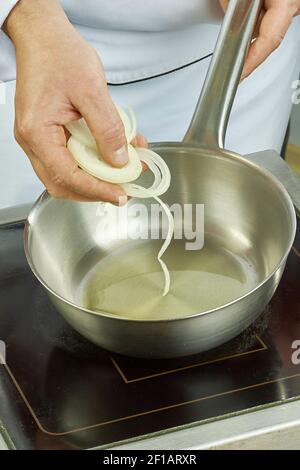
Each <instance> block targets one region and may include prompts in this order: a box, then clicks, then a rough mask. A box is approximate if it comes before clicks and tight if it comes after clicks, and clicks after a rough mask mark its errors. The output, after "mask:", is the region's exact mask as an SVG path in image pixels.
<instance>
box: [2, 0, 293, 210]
mask: <svg viewBox="0 0 300 470" xmlns="http://www.w3.org/2000/svg"><path fill="white" fill-rule="evenodd" d="M15 3H16V0H4V3H3V0H2V2H1V4H0V24H1V20H2V22H3V21H4V19H5V17H6V16H7V14H8V12H9V9H10V8H12V6H13V5H14V4H15ZM61 3H62V5H63V7H64V9H65V11H66V13H67V15H68V17H69V19H70V20H71V21H72V23H73V24H74V26H75V27H76V28H77V29H78V30H79V32H80V33H81V35H82V36H83V37H84V38H85V39H86V40H87V41H89V42H90V43H91V44H92V45H93V46H94V47H95V48H96V50H97V51H98V53H99V55H100V57H101V59H102V62H103V63H104V67H105V70H106V77H107V81H108V82H109V83H110V92H111V95H112V97H113V99H114V100H115V101H116V102H117V103H118V104H120V105H125V106H126V105H130V106H131V107H132V108H133V109H134V110H135V112H136V114H137V118H138V123H139V131H141V132H142V133H144V134H145V136H146V137H147V138H148V140H150V141H162V140H164V141H165V140H181V139H182V137H183V135H184V133H185V131H186V129H187V126H188V124H189V121H190V119H191V116H192V114H193V111H194V108H195V105H196V102H197V99H198V96H199V92H200V90H201V87H202V84H203V81H204V78H205V74H206V71H207V67H208V64H209V60H210V56H209V54H211V52H212V51H213V48H214V44H215V41H216V38H217V35H218V31H219V28H220V23H221V19H222V12H221V10H220V8H219V5H218V1H217V0H185V1H184V2H182V0H143V1H142V2H141V1H140V0H114V1H113V2H112V1H111V0H85V1H84V2H79V1H76V0H63V1H62V2H61ZM133 12H134V14H133ZM299 46H300V18H296V19H295V20H294V22H293V24H292V26H291V28H290V29H289V32H288V34H287V36H286V38H285V40H284V41H283V43H282V45H281V46H280V48H279V49H278V50H277V51H276V52H274V53H273V54H272V55H271V56H270V57H269V59H268V60H267V61H266V62H265V63H264V64H263V65H262V66H261V67H259V69H258V70H257V71H256V72H254V73H253V74H252V75H251V77H249V78H248V79H247V80H245V81H244V82H243V83H242V84H241V85H240V87H239V91H238V95H237V98H236V101H235V104H234V108H233V112H232V116H231V119H230V122H229V128H228V133H227V139H226V147H227V148H228V149H230V150H234V151H237V152H239V153H242V154H246V153H251V152H255V151H259V150H263V149H267V148H273V149H276V150H278V151H280V148H281V145H282V142H283V138H284V135H285V132H286V127H287V123H288V119H289V115H290V111H291V105H292V101H291V96H292V92H293V90H292V88H291V86H292V82H293V81H294V80H296V79H297V78H298V76H299V72H300V47H299ZM14 78H15V61H14V49H13V46H12V44H11V42H10V40H9V39H8V38H7V36H6V35H5V34H4V33H0V80H4V81H9V83H7V86H6V89H7V90H6V103H5V104H2V105H0V158H1V166H0V209H1V208H5V207H9V206H12V205H17V204H24V203H27V202H32V201H34V199H36V197H37V196H38V195H39V193H40V192H41V191H42V190H43V186H42V184H41V183H40V182H39V180H38V179H37V177H36V176H35V174H34V172H33V170H32V168H31V166H30V163H29V161H28V159H27V157H26V156H25V154H24V153H23V151H22V150H21V149H20V148H19V147H18V145H17V144H16V143H15V142H14V139H13V96H14V87H15V84H14V81H13V80H14ZM131 82H134V83H131Z"/></svg>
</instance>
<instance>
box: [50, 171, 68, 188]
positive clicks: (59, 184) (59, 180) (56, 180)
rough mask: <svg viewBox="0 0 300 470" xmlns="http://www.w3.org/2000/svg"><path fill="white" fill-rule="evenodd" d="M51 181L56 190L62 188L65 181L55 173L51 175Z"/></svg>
mask: <svg viewBox="0 0 300 470" xmlns="http://www.w3.org/2000/svg"><path fill="white" fill-rule="evenodd" d="M51 181H52V183H53V184H54V185H55V186H56V187H58V188H62V187H63V186H65V179H64V177H63V176H62V175H60V174H57V173H54V174H52V175H51Z"/></svg>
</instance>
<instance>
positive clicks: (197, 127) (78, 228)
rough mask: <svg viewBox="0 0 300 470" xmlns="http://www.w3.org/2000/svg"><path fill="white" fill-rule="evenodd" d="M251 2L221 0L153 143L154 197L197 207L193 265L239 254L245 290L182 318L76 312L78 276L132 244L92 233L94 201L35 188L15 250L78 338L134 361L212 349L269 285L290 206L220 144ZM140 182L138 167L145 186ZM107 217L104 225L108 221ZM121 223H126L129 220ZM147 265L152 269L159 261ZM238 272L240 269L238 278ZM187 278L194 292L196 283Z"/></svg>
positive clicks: (274, 183) (262, 174)
mask: <svg viewBox="0 0 300 470" xmlns="http://www.w3.org/2000/svg"><path fill="white" fill-rule="evenodd" d="M261 3H262V2H261V1H259V0H231V2H230V4H229V10H228V12H227V14H226V17H225V19H224V23H223V27H222V30H221V33H220V36H219V39H218V42H217V46H216V49H215V53H214V56H213V59H212V63H211V66H210V68H209V72H208V75H207V79H206V82H205V85H204V88H203V91H202V94H201V96H200V99H199V102H198V105H197V108H196V111H195V114H194V117H193V119H192V122H191V125H190V127H189V129H188V131H187V134H186V136H185V138H184V140H183V142H182V143H174V142H170V143H156V144H154V145H153V149H154V150H155V151H156V152H158V153H159V154H160V155H161V156H162V157H163V158H164V159H165V160H166V162H167V164H168V165H169V168H170V170H171V174H172V184H171V188H170V190H169V191H168V192H167V194H166V195H165V196H164V198H163V199H164V201H165V202H167V203H168V204H173V203H180V204H185V203H190V204H195V203H203V204H204V205H205V246H204V249H203V250H202V251H203V253H204V254H203V257H202V258H201V256H202V255H199V256H200V257H199V262H198V265H197V266H196V267H197V269H199V270H201V269H202V262H203V263H204V260H205V263H206V266H207V263H208V265H209V256H206V258H205V253H206V254H208V255H209V254H211V255H212V257H213V256H214V253H215V251H214V250H216V251H218V250H219V249H220V250H221V251H222V250H223V251H222V253H223V254H224V262H223V265H222V262H221V263H218V268H217V269H219V271H220V272H221V274H222V269H223V268H224V269H225V270H228V269H229V270H230V269H231V265H233V264H234V260H235V259H237V258H238V259H243V260H244V261H245V263H246V264H247V263H248V264H249V266H250V265H251V267H252V269H254V272H255V283H254V285H252V287H251V288H249V291H248V292H246V293H244V294H243V295H240V296H238V298H235V299H233V300H232V301H230V302H227V303H226V304H224V305H221V306H218V307H217V308H213V309H210V310H208V311H207V310H206V311H203V309H202V310H201V308H200V306H199V308H198V309H195V311H194V312H192V314H189V315H188V316H186V315H184V314H182V316H181V315H179V316H178V315H177V317H176V318H175V317H172V311H170V312H168V315H161V316H159V313H160V312H157V314H158V318H157V319H156V320H147V319H144V320H143V319H140V320H136V319H135V320H133V319H128V318H124V317H122V318H121V317H118V316H116V315H114V314H112V313H109V312H101V311H97V312H96V311H94V310H91V309H87V308H84V306H83V305H82V302H80V301H79V300H78V293H79V292H80V289H81V283H82V279H84V278H85V277H86V275H87V274H88V273H89V272H91V271H92V270H93V269H94V267H95V264H99V265H100V266H101V263H102V266H103V276H107V275H108V274H107V273H109V272H110V271H109V266H110V260H111V262H112V263H115V262H118V260H120V261H119V262H120V265H119V268H118V269H115V270H113V272H110V275H111V276H112V278H113V277H114V276H115V277H116V278H118V277H120V275H121V274H120V273H122V269H123V268H124V266H123V265H122V261H121V258H122V257H121V256H120V257H119V258H118V253H123V251H122V250H126V249H128V252H129V253H131V252H132V253H133V255H132V258H131V261H132V266H134V264H133V263H134V259H133V258H134V253H137V252H135V251H134V250H135V248H134V247H135V246H137V245H138V244H137V243H136V242H133V241H132V240H129V239H128V240H127V239H126V240H119V239H118V237H116V236H113V235H111V236H107V237H106V238H105V239H103V238H101V237H99V233H98V232H97V230H96V228H97V224H98V223H99V220H98V219H99V217H98V218H97V217H96V216H95V214H96V209H97V208H98V207H99V204H95V203H76V202H70V201H62V200H55V199H53V198H51V197H50V196H49V195H48V194H47V193H44V194H43V195H42V196H41V198H40V199H39V200H38V202H37V203H36V205H35V206H34V208H33V209H32V212H31V214H30V216H29V218H28V221H27V224H26V228H25V250H26V255H27V258H28V262H29V264H30V266H31V268H32V270H33V272H34V274H35V275H36V276H37V278H38V279H39V281H40V282H41V283H42V284H43V285H44V287H45V288H46V289H47V291H48V294H49V296H50V298H51V300H52V302H53V303H54V304H55V305H56V307H57V309H58V311H59V312H60V313H61V314H62V315H63V316H64V318H65V319H66V320H67V321H68V322H69V323H70V324H71V325H72V326H73V327H74V328H75V329H76V330H77V331H78V332H80V333H81V334H82V335H83V336H85V337H86V338H88V339H90V340H91V341H93V342H95V343H97V344H99V345H100V346H102V347H104V348H106V349H108V350H112V351H115V352H118V353H122V354H127V355H132V356H139V357H175V356H183V355H188V354H193V353H197V352H200V351H204V350H207V349H210V348H213V347H216V346H218V345H220V344H222V343H224V342H226V341H228V340H230V339H231V338H233V337H234V336H236V335H238V334H239V333H240V332H241V331H242V330H244V329H245V328H247V327H248V326H249V325H250V324H251V323H252V322H253V321H254V320H255V319H256V318H257V317H258V316H259V314H260V313H261V312H262V311H263V310H264V308H265V306H266V305H267V304H268V302H269V301H270V299H271V297H272V296H273V294H274V292H275V289H276V288H277V286H278V283H279V281H280V278H281V275H282V272H283V270H284V267H285V263H286V258H287V256H288V254H289V251H290V249H291V247H292V243H293V240H294V236H295V229H296V216H295V211H294V207H293V203H292V201H291V199H290V197H289V195H288V193H287V191H286V190H285V188H284V187H283V185H282V184H281V183H280V182H279V181H278V180H277V178H275V177H274V176H273V175H272V174H271V173H269V172H268V171H266V170H265V169H262V168H260V167H259V166H257V165H256V164H255V163H252V162H249V161H248V160H246V159H244V158H242V157H241V156H239V155H237V154H235V153H232V152H229V151H227V150H224V138H225V131H226V127H227V122H228V118H229V115H230V111H231V107H232V103H233V99H234V96H235V93H236V89H237V86H238V83H239V80H240V76H241V70H242V67H243V63H244V58H245V55H246V52H247V48H248V45H249V41H250V39H251V36H252V32H253V28H254V25H255V22H256V18H257V16H258V13H259V11H260V8H261ZM187 86H188V85H187ZM253 139H255V136H253ZM148 178H149V175H147V173H146V174H145V175H144V176H143V179H144V180H145V184H146V183H147V180H148ZM130 204H133V202H131V203H130ZM145 204H146V205H147V204H148V205H149V204H150V202H149V201H145ZM118 210H119V209H118V208H113V209H112V212H110V213H111V214H112V216H113V215H114V211H115V212H117V211H118ZM110 222H111V224H112V226H113V224H114V220H113V217H112V218H111V221H110ZM146 222H147V221H146V220H144V221H143V223H146ZM127 223H128V224H134V223H136V222H135V221H134V220H133V219H132V218H131V219H129V220H127ZM147 243H149V244H150V245H149V246H152V245H151V244H152V243H153V254H154V255H153V256H154V261H153V262H155V254H157V248H158V246H159V244H157V241H156V242H155V241H153V242H152V241H149V242H147ZM174 243H175V242H174ZM172 246H173V242H172ZM172 246H171V247H170V249H169V251H168V253H167V254H166V256H167V257H168V256H169V258H168V263H169V267H171V268H174V269H176V266H178V263H179V264H180V263H181V264H182V269H185V263H191V264H192V265H193V269H195V260H196V261H197V259H198V258H197V256H198V255H197V254H196V253H193V254H192V258H191V255H190V254H189V253H188V252H186V253H185V254H184V256H183V255H182V253H181V254H180V250H177V248H176V246H175V244H174V246H175V248H172ZM210 246H213V249H212V250H211V251H209V247H210ZM206 247H208V248H206ZM205 250H208V251H205ZM169 253H170V254H169ZM172 253H173V254H172ZM186 260H188V261H186ZM201 260H202V261H201ZM176 263H177V264H176ZM193 263H194V264H193ZM196 264H197V263H196ZM105 266H106V268H104V267H105ZM222 266H223V268H222ZM132 269H133V268H132ZM156 269H157V271H159V266H156ZM209 269H213V268H212V267H211V266H210V268H208V269H207V272H208V271H209ZM100 274H101V273H100ZM137 274H138V273H137ZM244 274H245V273H243V272H242V271H241V272H240V276H243V275H244ZM99 280H100V281H101V277H99ZM196 284H197V283H195V286H194V288H195V289H200V288H201V285H200V284H199V285H196ZM212 287H213V286H212ZM145 300H146V299H145ZM124 303H126V298H124ZM142 307H143V305H142V304H141V308H142Z"/></svg>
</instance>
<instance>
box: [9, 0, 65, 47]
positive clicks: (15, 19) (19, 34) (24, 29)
mask: <svg viewBox="0 0 300 470" xmlns="http://www.w3.org/2000/svg"><path fill="white" fill-rule="evenodd" d="M70 27H72V26H71V24H70V22H69V21H68V18H67V16H66V15H65V13H64V11H63V9H62V7H61V5H60V3H59V2H58V0H20V1H19V2H18V3H17V5H16V6H15V7H14V8H13V10H12V11H11V13H10V14H9V16H8V18H7V20H6V22H5V24H4V30H5V32H6V33H7V34H8V36H9V37H10V38H11V40H12V41H13V42H14V44H15V45H17V44H21V43H24V41H26V40H27V38H28V37H37V36H38V35H39V34H42V35H43V38H47V36H48V35H49V36H52V35H53V30H54V29H55V30H62V31H66V28H70Z"/></svg>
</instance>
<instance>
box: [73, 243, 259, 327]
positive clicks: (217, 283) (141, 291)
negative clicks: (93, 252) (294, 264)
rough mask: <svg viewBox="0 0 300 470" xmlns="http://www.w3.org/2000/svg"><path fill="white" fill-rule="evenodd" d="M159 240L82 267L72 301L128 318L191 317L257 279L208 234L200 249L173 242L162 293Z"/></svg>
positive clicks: (242, 260) (226, 300)
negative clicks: (167, 281) (164, 293)
mask: <svg viewBox="0 0 300 470" xmlns="http://www.w3.org/2000/svg"><path fill="white" fill-rule="evenodd" d="M160 246H161V241H152V242H143V243H137V244H135V245H134V246H129V247H127V246H126V247H123V248H122V247H121V248H120V249H118V250H116V252H115V253H114V254H113V255H109V256H107V257H105V258H104V259H102V260H99V262H98V263H96V264H95V266H94V267H93V268H91V267H88V262H87V265H86V266H85V267H84V264H85V261H84V260H83V264H82V265H81V269H80V270H83V272H86V275H85V276H83V278H82V276H80V278H81V279H82V281H81V283H80V288H79V290H78V291H77V292H78V297H77V299H76V301H77V302H78V303H79V304H81V305H83V306H84V307H86V308H88V309H90V310H93V311H96V312H97V311H98V312H109V313H110V314H113V315H116V316H121V317H124V318H130V319H139V320H141V319H143V320H146V319H153V320H156V319H161V318H170V317H172V318H176V317H182V316H190V315H194V314H195V313H197V312H198V313H199V312H204V311H207V310H211V309H213V308H216V307H219V306H221V305H224V304H226V303H229V302H231V301H233V300H235V299H237V298H238V297H240V296H241V295H244V294H245V293H247V292H249V291H250V290H251V289H253V288H254V287H255V285H256V284H257V282H258V274H257V270H256V269H255V266H254V265H253V264H252V262H251V260H247V259H246V258H243V257H242V256H239V255H236V254H234V253H232V252H230V251H228V250H227V249H226V248H225V247H222V246H220V243H219V240H218V239H214V237H213V235H212V234H207V235H206V237H205V245H204V247H203V248H202V249H201V250H197V251H187V250H186V249H185V241H183V240H175V241H173V242H172V244H171V245H170V247H169V249H168V251H167V253H166V254H165V256H164V260H165V262H166V263H167V266H168V268H169V269H170V275H171V289H170V292H169V293H168V295H167V296H165V297H162V290H163V286H164V278H163V274H162V272H161V269H160V266H159V264H158V262H157V259H156V258H157V253H158V250H159V249H160Z"/></svg>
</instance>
